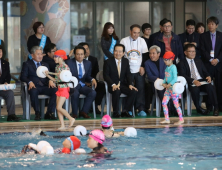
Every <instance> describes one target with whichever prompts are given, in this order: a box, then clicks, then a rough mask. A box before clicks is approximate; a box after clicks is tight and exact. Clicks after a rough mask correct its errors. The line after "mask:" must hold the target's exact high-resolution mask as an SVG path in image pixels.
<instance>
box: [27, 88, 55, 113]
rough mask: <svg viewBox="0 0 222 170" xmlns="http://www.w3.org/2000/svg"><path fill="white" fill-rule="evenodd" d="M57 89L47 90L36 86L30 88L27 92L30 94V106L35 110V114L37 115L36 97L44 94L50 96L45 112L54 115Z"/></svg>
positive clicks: (37, 102)
mask: <svg viewBox="0 0 222 170" xmlns="http://www.w3.org/2000/svg"><path fill="white" fill-rule="evenodd" d="M57 90H58V89H57V88H49V87H48V86H36V88H32V89H31V90H29V91H28V93H29V94H30V99H31V104H32V107H33V109H34V110H35V113H37V112H38V113H39V112H40V110H39V99H38V95H40V94H44V95H47V96H50V99H49V104H48V109H47V112H50V113H54V112H55V108H56V94H55V93H56V92H57Z"/></svg>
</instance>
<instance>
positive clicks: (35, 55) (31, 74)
mask: <svg viewBox="0 0 222 170" xmlns="http://www.w3.org/2000/svg"><path fill="white" fill-rule="evenodd" d="M31 55H32V60H29V61H26V62H24V63H23V66H22V72H21V78H20V80H21V81H23V82H26V83H27V84H28V93H29V94H30V99H31V104H32V107H33V108H34V110H35V120H41V115H40V110H39V99H38V95H41V94H43V95H47V96H50V100H49V104H48V109H47V112H46V114H45V117H44V118H45V119H51V120H55V119H56V118H55V117H54V112H55V107H56V94H55V93H56V91H57V88H56V86H55V84H54V83H53V81H51V80H49V79H48V78H39V77H38V76H37V74H36V70H37V68H38V67H39V66H46V67H47V68H48V69H49V66H48V64H47V63H44V62H42V57H43V49H42V47H39V46H34V47H32V49H31ZM50 87H51V88H50Z"/></svg>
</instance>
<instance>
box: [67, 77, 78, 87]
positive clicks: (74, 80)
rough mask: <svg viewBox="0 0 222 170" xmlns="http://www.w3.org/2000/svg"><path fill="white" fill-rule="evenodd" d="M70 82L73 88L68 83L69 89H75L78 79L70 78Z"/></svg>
mask: <svg viewBox="0 0 222 170" xmlns="http://www.w3.org/2000/svg"><path fill="white" fill-rule="evenodd" d="M70 81H72V82H73V83H74V87H73V84H72V83H69V87H70V88H75V87H76V86H77V85H78V79H77V78H76V77H74V76H72V77H71V80H70Z"/></svg>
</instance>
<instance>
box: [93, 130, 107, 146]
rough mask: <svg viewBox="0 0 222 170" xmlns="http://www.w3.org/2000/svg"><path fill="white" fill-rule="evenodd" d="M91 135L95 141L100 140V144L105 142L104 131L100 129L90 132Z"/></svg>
mask: <svg viewBox="0 0 222 170" xmlns="http://www.w3.org/2000/svg"><path fill="white" fill-rule="evenodd" d="M89 136H90V137H92V138H93V139H94V140H95V141H97V142H99V143H100V144H103V142H104V141H105V135H104V133H103V131H101V130H98V129H96V130H93V131H92V132H90V133H89Z"/></svg>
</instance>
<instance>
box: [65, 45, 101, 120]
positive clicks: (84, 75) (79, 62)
mask: <svg viewBox="0 0 222 170" xmlns="http://www.w3.org/2000/svg"><path fill="white" fill-rule="evenodd" d="M85 54H86V50H85V48H84V47H82V46H76V47H75V49H74V55H75V58H74V59H70V60H66V64H67V65H68V66H69V68H70V71H71V72H72V76H75V77H76V78H77V79H78V81H79V84H78V85H77V86H76V87H75V91H74V94H73V95H72V96H71V103H72V116H73V118H77V111H78V107H79V95H80V94H83V95H85V96H86V98H85V100H84V105H83V108H82V110H81V111H80V113H79V116H83V117H84V118H86V119H88V118H90V116H88V112H89V109H90V107H91V105H92V102H93V101H94V100H95V97H96V91H95V90H93V89H92V88H90V87H88V86H86V84H85V82H88V83H90V82H91V83H92V86H95V88H96V86H97V83H96V80H95V79H94V78H92V77H91V70H92V64H91V62H90V61H87V60H84V58H85Z"/></svg>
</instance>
